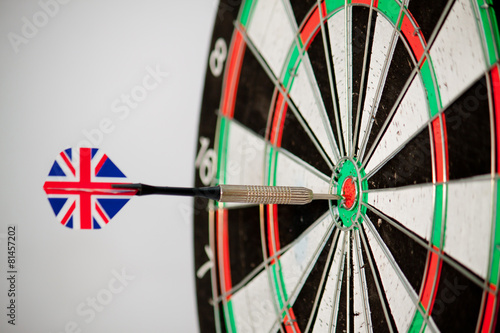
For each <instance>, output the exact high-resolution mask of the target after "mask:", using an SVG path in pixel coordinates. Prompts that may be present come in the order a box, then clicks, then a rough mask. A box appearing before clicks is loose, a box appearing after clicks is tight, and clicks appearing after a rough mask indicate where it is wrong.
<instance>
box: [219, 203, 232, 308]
mask: <svg viewBox="0 0 500 333" xmlns="http://www.w3.org/2000/svg"><path fill="white" fill-rule="evenodd" d="M215 214H216V215H215V216H216V217H215V219H216V221H217V225H216V228H217V231H218V233H217V236H218V239H217V242H218V243H217V248H218V258H219V259H218V260H219V267H221V268H222V269H221V272H220V274H221V275H222V276H221V277H222V280H223V283H224V284H223V285H221V287H222V288H223V290H222V292H223V293H226V292H227V291H228V290H231V288H232V286H233V284H232V281H231V262H230V261H229V238H228V226H227V209H222V208H220V209H218V210H217V211H216V213H215ZM221 224H222V226H221ZM219 231H222V232H219ZM221 261H222V262H221ZM230 297H231V295H227V297H226V300H229V298H230Z"/></svg>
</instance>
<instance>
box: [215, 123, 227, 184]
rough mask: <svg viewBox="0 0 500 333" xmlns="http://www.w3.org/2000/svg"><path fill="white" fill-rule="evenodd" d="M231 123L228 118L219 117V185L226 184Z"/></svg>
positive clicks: (217, 181) (217, 180)
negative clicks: (228, 139) (228, 138)
mask: <svg viewBox="0 0 500 333" xmlns="http://www.w3.org/2000/svg"><path fill="white" fill-rule="evenodd" d="M229 124H230V123H229V122H228V121H227V119H226V117H219V138H218V140H219V146H218V152H217V179H216V183H217V184H225V183H226V173H225V172H224V171H225V169H226V151H227V137H228V135H229Z"/></svg>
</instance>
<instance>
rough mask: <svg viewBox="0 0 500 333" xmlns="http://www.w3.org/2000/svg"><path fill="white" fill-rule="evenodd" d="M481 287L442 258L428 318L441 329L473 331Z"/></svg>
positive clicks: (478, 312) (478, 311)
mask: <svg viewBox="0 0 500 333" xmlns="http://www.w3.org/2000/svg"><path fill="white" fill-rule="evenodd" d="M481 297H482V289H481V288H480V287H479V286H477V285H476V284H474V283H473V282H471V281H470V280H469V279H467V278H466V277H465V276H464V275H462V274H461V273H460V272H459V271H457V270H456V269H455V268H453V267H452V266H450V265H449V264H448V263H446V262H443V266H442V268H441V277H440V280H439V285H438V290H437V294H436V300H435V301H434V306H433V308H432V313H431V315H432V318H433V319H434V322H435V323H436V325H437V326H438V328H439V329H440V330H441V332H474V331H475V329H476V324H477V320H478V317H479V314H480V307H481Z"/></svg>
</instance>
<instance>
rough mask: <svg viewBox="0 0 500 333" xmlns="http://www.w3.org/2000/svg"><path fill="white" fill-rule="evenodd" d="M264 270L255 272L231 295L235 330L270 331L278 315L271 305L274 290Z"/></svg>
mask: <svg viewBox="0 0 500 333" xmlns="http://www.w3.org/2000/svg"><path fill="white" fill-rule="evenodd" d="M269 278H270V277H269V276H268V274H267V272H266V271H262V272H260V273H259V274H257V275H256V276H255V277H254V278H253V279H252V280H251V281H250V282H248V284H246V285H245V286H244V287H243V288H241V289H240V290H238V291H237V292H236V293H234V294H233V295H232V297H231V305H232V308H233V315H234V321H235V324H236V330H237V332H270V331H271V330H272V329H273V326H274V324H275V321H276V320H277V318H279V317H278V315H277V314H276V310H275V307H274V305H273V302H274V299H273V296H272V295H274V290H271V288H270V285H269Z"/></svg>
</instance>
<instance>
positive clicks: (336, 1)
mask: <svg viewBox="0 0 500 333" xmlns="http://www.w3.org/2000/svg"><path fill="white" fill-rule="evenodd" d="M325 2H326V12H327V13H331V12H333V11H334V10H335V9H337V8H339V7H343V6H344V5H345V1H344V0H326V1H325ZM349 2H351V1H349Z"/></svg>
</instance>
